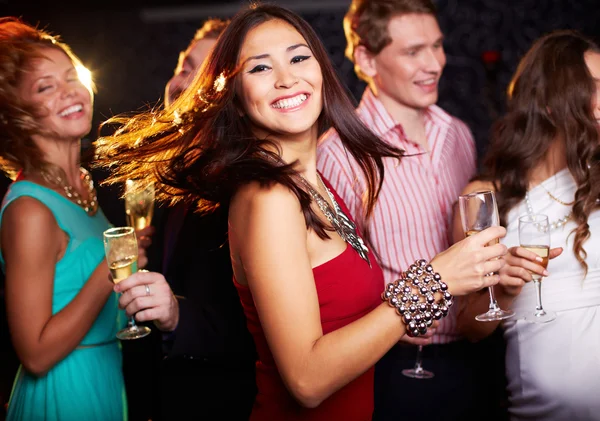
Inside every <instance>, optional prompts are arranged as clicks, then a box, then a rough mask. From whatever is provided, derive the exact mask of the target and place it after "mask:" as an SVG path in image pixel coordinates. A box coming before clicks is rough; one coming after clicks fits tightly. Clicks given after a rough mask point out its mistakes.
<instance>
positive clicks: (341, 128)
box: [98, 5, 506, 421]
mask: <svg viewBox="0 0 600 421" xmlns="http://www.w3.org/2000/svg"><path fill="white" fill-rule="evenodd" d="M194 83H195V86H193V87H192V88H190V89H189V90H188V93H187V94H185V95H184V96H183V97H182V98H180V99H179V100H178V101H177V102H175V103H174V104H172V106H170V107H168V108H167V109H165V110H164V111H162V112H160V111H158V112H157V113H158V114H156V113H154V114H153V113H145V114H141V115H138V116H135V117H132V118H117V119H115V120H113V122H115V121H116V122H122V123H124V125H123V126H121V128H120V130H119V131H118V132H116V133H115V135H114V136H110V137H107V138H104V139H100V140H99V142H98V147H99V153H100V156H101V158H102V161H103V162H105V163H113V164H119V165H118V166H115V168H116V171H117V173H116V174H114V176H113V180H114V181H119V180H122V179H123V178H125V177H127V176H131V173H134V174H144V176H146V177H148V175H150V177H151V178H152V179H154V180H155V181H156V182H157V183H158V185H160V189H161V191H162V193H163V194H162V197H163V198H172V197H173V196H179V197H183V198H184V199H187V200H189V201H190V202H196V201H198V200H199V199H200V205H201V207H202V208H204V209H205V210H210V209H211V208H212V207H214V206H229V242H230V248H231V259H232V264H233V271H234V278H235V279H234V282H235V285H236V287H237V288H238V292H239V294H240V298H241V300H242V303H243V305H244V308H245V311H246V316H247V320H248V325H249V328H250V329H251V331H252V333H253V334H254V339H255V342H256V345H257V349H258V353H259V361H258V365H257V383H258V390H259V391H258V396H257V399H256V403H255V406H254V411H253V413H252V417H251V419H252V420H334V419H340V420H341V419H343V420H346V421H348V420H368V419H370V418H371V413H372V410H373V365H374V364H375V362H376V361H377V360H378V359H379V358H381V356H382V355H384V354H385V352H387V351H388V350H389V349H390V348H391V347H392V346H393V345H394V344H395V343H396V342H398V340H399V339H400V338H401V337H402V336H403V335H404V334H406V333H407V329H412V331H413V334H415V333H416V334H425V332H426V331H427V327H431V326H432V324H433V323H434V322H433V319H432V314H431V313H429V315H428V316H426V315H423V316H419V318H418V320H419V321H421V323H420V324H421V325H422V326H421V331H420V332H419V331H418V327H417V325H418V324H419V323H415V320H414V318H413V317H412V315H411V314H408V313H407V311H408V310H407V309H404V308H402V306H401V305H400V304H399V305H398V306H397V307H398V308H397V309H398V311H399V312H401V313H404V317H403V318H401V317H399V316H398V314H397V312H396V311H395V309H394V308H392V307H390V305H389V304H388V302H387V301H390V300H391V299H392V298H395V297H396V296H398V299H399V300H400V299H401V296H400V292H398V291H389V292H388V295H387V296H386V300H385V301H386V302H382V298H381V296H382V294H381V293H382V291H381V289H380V288H381V285H382V284H383V278H382V272H381V269H380V268H379V266H378V264H377V261H376V256H375V255H374V254H373V253H371V251H369V250H368V248H367V247H366V245H365V244H364V242H363V241H362V239H361V237H360V235H361V234H360V233H359V232H357V231H356V228H355V225H354V223H353V222H352V219H351V216H350V215H349V214H348V211H347V209H346V207H345V205H344V204H343V203H342V201H341V200H340V198H339V197H338V196H337V195H336V194H335V192H334V191H332V190H331V188H330V187H329V188H328V184H327V181H326V180H322V179H321V177H320V175H319V174H318V172H317V170H316V151H317V139H318V136H319V135H320V134H322V133H323V131H324V130H325V129H327V128H328V127H330V126H333V127H335V128H336V130H337V132H338V133H340V137H341V139H342V141H343V143H344V145H345V147H346V148H347V150H348V151H349V153H351V154H352V155H353V156H354V157H355V158H356V160H357V161H358V162H359V163H360V164H361V167H362V168H363V170H364V173H365V175H366V179H367V180H368V184H369V185H368V194H367V196H366V197H365V206H366V208H367V210H368V211H367V215H368V214H369V212H370V211H371V210H372V209H373V206H375V203H376V199H377V194H378V191H379V186H380V180H381V178H382V177H383V176H384V174H383V169H382V168H383V167H382V162H381V158H382V156H393V157H397V158H398V159H400V158H401V156H402V151H400V150H397V149H395V148H394V147H392V146H388V145H386V144H384V143H383V142H382V141H380V140H379V138H377V137H376V136H375V135H374V134H373V133H372V132H370V131H369V130H368V129H366V128H365V127H364V126H363V125H362V123H361V122H360V121H359V120H358V118H357V117H356V115H355V113H354V108H353V105H352V102H351V101H350V99H349V97H348V95H347V94H346V91H345V90H344V89H343V87H342V85H341V84H340V82H339V81H338V79H337V77H336V75H335V71H334V69H333V67H332V65H331V63H330V61H329V59H328V57H327V53H326V51H325V49H324V47H323V45H322V44H321V42H320V41H319V39H318V37H317V36H316V34H315V33H314V31H313V30H312V29H311V28H310V26H309V25H308V24H307V23H306V22H305V21H304V20H302V19H301V18H300V17H298V16H297V15H295V14H294V13H292V12H289V11H287V10H286V9H282V8H280V7H276V6H266V5H265V6H258V7H253V8H250V9H249V10H245V11H242V12H240V13H239V14H238V15H236V16H235V17H234V18H233V19H232V21H231V23H230V24H229V26H228V27H227V29H226V30H225V32H224V33H223V34H222V35H221V37H220V38H219V40H218V41H217V44H216V45H215V48H214V50H213V52H212V54H211V56H210V57H209V58H208V59H207V62H206V64H205V67H204V68H203V69H202V71H201V73H200V77H199V78H197V79H196V80H195V82H194ZM152 123H153V124H152ZM406 159H410V158H406ZM423 206H428V204H426V203H424V204H423ZM504 232H505V231H504V229H503V228H500V227H495V228H490V229H488V230H486V231H484V232H482V233H481V234H478V235H476V236H473V237H470V238H469V239H466V240H464V241H462V242H460V243H458V244H456V245H455V246H453V247H452V248H451V249H449V250H448V251H445V252H444V253H441V254H440V255H438V256H436V258H435V259H434V260H433V261H432V262H431V265H432V266H431V267H427V264H426V263H425V262H423V268H424V269H428V270H430V271H433V270H435V271H436V272H438V273H439V274H440V275H441V277H442V278H443V282H441V283H439V284H438V283H437V281H433V280H432V281H431V282H432V284H431V285H433V284H435V285H439V286H440V287H441V288H442V290H443V289H445V288H446V284H447V287H448V288H449V291H450V292H451V293H452V294H457V295H461V294H465V293H467V292H469V291H475V290H478V289H481V288H484V287H486V286H488V285H491V284H494V283H496V282H497V281H498V279H497V277H495V276H491V277H484V276H483V274H484V273H489V272H494V271H497V270H498V269H499V268H500V267H501V266H502V265H503V261H502V259H500V260H495V259H494V260H491V259H492V258H494V257H498V256H501V255H503V254H504V252H505V250H506V249H505V247H504V246H502V245H495V246H490V247H485V244H487V243H488V242H489V241H490V240H492V239H493V238H496V237H499V236H502V235H504ZM456 262H460V263H456ZM406 269H407V270H409V271H411V274H412V273H413V272H414V273H417V272H418V271H419V270H421V269H419V268H416V267H413V268H412V269H411V268H406ZM198 270H202V268H198ZM427 273H429V272H427ZM160 276H161V275H159V274H155V273H140V274H136V275H133V276H131V277H130V278H129V279H127V280H125V281H122V282H121V283H120V284H119V289H120V290H125V291H127V290H130V291H132V293H131V294H124V296H123V297H129V298H126V299H127V302H126V303H124V302H122V304H126V305H128V306H130V307H128V311H136V310H138V309H139V308H140V307H141V306H143V297H139V298H136V296H138V294H139V295H141V294H142V289H141V288H140V285H141V284H143V283H145V282H148V281H149V280H151V279H158V278H160ZM411 276H412V275H411ZM417 276H421V275H417ZM423 276H425V275H423ZM432 276H433V274H432ZM432 279H433V278H432ZM428 282H429V281H428ZM405 288H408V291H411V294H413V295H414V297H415V298H416V299H419V300H421V299H422V300H425V298H426V297H425V294H424V293H423V292H422V291H421V290H420V289H419V288H415V287H414V286H413V287H412V288H411V286H410V285H407V286H405ZM421 294H423V295H421ZM434 295H435V297H434ZM434 295H431V297H432V300H433V299H435V300H437V301H436V302H438V304H436V306H435V307H434V309H437V310H435V311H434V313H435V312H436V311H437V312H438V313H437V316H438V318H439V317H442V316H443V315H444V314H445V310H447V308H445V307H444V304H443V303H444V300H445V299H448V300H450V294H448V293H447V294H446V298H443V297H442V296H441V295H440V293H439V292H438V293H436V294H434ZM390 297H391V298H390ZM140 298H141V299H140ZM136 300H137V301H139V302H136ZM423 305H424V306H425V307H427V306H428V305H429V304H426V303H424V304H423ZM425 307H423V308H425ZM427 308H429V307H427ZM439 308H442V310H439ZM415 311H417V310H415ZM173 317H174V318H176V315H173ZM426 319H427V320H426ZM411 321H412V323H411ZM426 321H427V323H425V322H426ZM415 329H417V330H415Z"/></svg>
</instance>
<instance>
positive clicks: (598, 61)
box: [584, 51, 600, 124]
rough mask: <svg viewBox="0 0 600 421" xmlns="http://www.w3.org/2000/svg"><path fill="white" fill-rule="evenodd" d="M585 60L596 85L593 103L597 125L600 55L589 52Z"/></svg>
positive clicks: (598, 115) (599, 94) (599, 107)
mask: <svg viewBox="0 0 600 421" xmlns="http://www.w3.org/2000/svg"><path fill="white" fill-rule="evenodd" d="M584 59H585V64H586V65H587V68H588V70H589V72H590V74H591V75H592V79H593V80H594V83H595V85H596V92H595V95H594V99H593V102H592V111H593V112H594V118H595V119H596V123H598V124H600V53H596V52H593V51H588V52H587V53H585V55H584Z"/></svg>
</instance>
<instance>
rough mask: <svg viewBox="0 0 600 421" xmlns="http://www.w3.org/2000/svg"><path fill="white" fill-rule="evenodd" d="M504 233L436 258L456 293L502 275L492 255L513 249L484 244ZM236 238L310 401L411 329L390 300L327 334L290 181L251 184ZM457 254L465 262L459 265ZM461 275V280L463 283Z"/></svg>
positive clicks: (282, 367) (292, 385)
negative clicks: (265, 186) (492, 273)
mask: <svg viewBox="0 0 600 421" xmlns="http://www.w3.org/2000/svg"><path fill="white" fill-rule="evenodd" d="M308 235H310V233H309V234H308ZM500 235H504V229H503V228H498V227H497V228H495V229H490V230H489V231H487V232H485V233H481V234H480V235H477V236H473V237H471V238H469V239H467V240H465V241H464V242H461V244H458V245H456V246H455V247H454V248H453V249H451V250H449V251H447V252H445V253H442V254H440V255H438V256H437V257H436V259H434V261H432V265H434V268H435V269H436V270H437V271H439V272H440V273H441V274H442V276H446V275H447V279H448V285H449V287H450V288H451V292H452V290H454V291H458V292H459V293H465V292H463V291H466V292H471V291H473V290H475V289H478V288H483V287H485V286H487V285H491V284H493V283H495V282H497V279H495V278H494V277H489V278H486V277H484V276H483V274H484V273H486V271H488V272H489V271H492V270H493V268H497V269H499V268H500V267H501V266H502V265H503V263H502V262H501V261H493V262H488V260H490V259H491V258H492V257H494V256H499V255H502V254H504V253H505V252H506V248H505V247H504V246H503V245H500V244H499V245H496V246H492V247H484V246H485V244H487V242H489V241H490V240H491V238H492V237H497V236H500ZM238 239H239V240H238ZM230 245H231V248H232V259H233V263H234V273H235V274H236V278H237V279H238V280H241V281H242V282H245V283H247V284H248V286H249V287H250V289H251V291H252V295H253V298H254V302H255V305H256V308H257V311H258V313H259V316H260V320H261V324H262V327H263V330H264V332H265V336H266V339H267V342H268V343H269V347H270V349H271V352H272V354H273V356H274V358H275V362H276V364H277V367H278V369H279V372H280V373H281V376H282V378H283V380H284V382H285V383H286V385H287V387H288V389H289V390H290V392H291V393H292V394H293V395H294V396H295V397H296V399H298V401H300V402H301V403H302V404H303V405H306V406H309V407H314V406H317V405H318V404H319V403H320V402H322V401H323V400H324V399H326V398H327V397H328V396H330V395H331V394H332V393H334V392H335V391H337V390H338V389H340V388H341V387H343V386H344V385H346V384H347V383H349V382H350V381H352V380H353V379H355V378H356V377H358V376H359V375H360V374H362V373H363V372H365V371H366V370H367V369H369V368H370V367H372V366H373V365H374V364H375V362H377V361H378V360H379V359H380V358H381V357H382V356H383V355H384V354H385V353H386V352H387V351H388V350H389V349H390V348H391V347H392V346H393V345H394V344H395V343H396V342H397V341H398V340H399V339H400V338H401V337H402V336H403V335H404V334H405V327H404V325H403V323H402V321H401V319H400V318H399V317H398V315H397V314H396V313H395V310H394V309H392V308H391V307H389V306H388V305H387V304H381V305H379V306H378V307H377V308H376V309H375V310H373V311H372V312H370V313H369V314H367V315H366V316H364V317H362V318H361V319H359V320H357V321H355V322H353V323H350V324H348V325H346V326H344V327H343V328H340V329H338V330H336V331H333V332H330V333H328V334H326V335H324V334H323V331H322V329H321V320H320V313H319V302H318V297H317V291H316V288H315V281H314V278H313V273H312V268H311V267H312V265H311V258H310V256H311V253H310V250H309V248H308V246H307V230H306V223H305V221H304V218H303V215H302V212H301V209H300V205H299V203H298V200H297V199H296V197H295V196H294V195H293V194H292V193H291V192H289V191H288V190H287V189H285V188H284V187H282V186H274V187H271V188H269V189H260V188H258V187H256V186H254V187H253V186H250V187H248V188H244V189H242V191H241V192H239V193H238V194H237V195H236V197H235V198H234V200H233V202H232V204H231V207H230ZM332 257H333V256H332ZM476 258H478V259H480V261H476V260H474V259H476ZM457 260H458V261H461V262H464V263H461V264H460V265H458V266H457V265H456V261H457ZM457 267H458V268H457ZM474 268H477V269H474ZM454 279H461V285H458V284H457V283H456V282H455V281H454ZM382 290H383V285H382Z"/></svg>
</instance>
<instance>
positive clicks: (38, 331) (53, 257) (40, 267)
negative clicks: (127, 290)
mask: <svg viewBox="0 0 600 421" xmlns="http://www.w3.org/2000/svg"><path fill="white" fill-rule="evenodd" d="M0 235H1V243H2V254H3V256H4V258H5V262H6V308H7V319H8V325H9V328H10V332H11V337H12V341H13V345H14V347H15V351H16V353H17V355H18V357H19V360H20V361H21V363H22V364H23V366H24V367H25V369H26V370H27V371H29V372H31V373H32V374H35V375H40V376H41V375H43V374H45V373H46V372H47V371H48V370H49V369H51V368H52V367H53V366H54V365H55V364H56V363H58V362H59V361H60V360H62V359H63V358H64V357H65V356H66V355H68V354H69V353H70V352H71V351H73V349H75V348H76V347H77V346H78V345H79V343H80V342H81V340H82V339H83V337H84V336H85V334H86V333H87V332H88V330H89V329H90V327H91V326H92V324H93V322H94V320H95V319H96V317H97V316H98V314H99V313H100V311H101V309H102V307H103V306H104V303H105V302H106V300H107V298H108V297H109V295H110V293H111V291H112V285H111V283H110V281H109V280H108V274H109V272H108V267H107V266H106V263H105V262H104V259H102V261H101V262H100V264H99V265H98V267H97V268H96V270H95V271H94V272H93V274H92V275H91V277H90V278H89V279H88V281H87V282H86V284H85V285H84V286H83V288H82V289H81V291H80V292H79V293H78V294H77V296H76V297H75V298H74V299H73V301H71V302H70V303H69V304H68V305H67V306H66V307H65V308H63V309H62V310H61V311H59V312H58V313H57V314H55V315H52V290H53V286H54V282H53V280H54V268H55V264H56V262H57V261H58V259H59V258H60V257H62V253H63V252H64V246H65V244H66V241H65V240H64V239H65V237H66V236H65V233H64V232H63V231H62V230H61V229H60V228H59V227H58V225H57V223H56V220H55V219H54V216H53V215H52V213H51V212H50V210H49V209H48V208H46V207H45V206H44V205H43V204H41V203H40V202H39V201H37V200H35V199H33V198H29V197H22V198H19V199H16V200H15V201H14V202H13V203H11V204H10V205H9V206H8V207H7V208H6V211H5V212H4V216H3V223H2V230H1V233H0Z"/></svg>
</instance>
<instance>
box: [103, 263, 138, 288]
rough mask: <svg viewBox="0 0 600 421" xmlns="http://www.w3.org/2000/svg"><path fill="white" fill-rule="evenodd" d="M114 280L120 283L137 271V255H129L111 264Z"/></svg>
mask: <svg viewBox="0 0 600 421" xmlns="http://www.w3.org/2000/svg"><path fill="white" fill-rule="evenodd" d="M109 268H110V274H111V275H112V278H113V282H114V283H115V284H118V283H119V282H121V281H122V280H123V279H125V278H127V277H129V276H130V275H131V274H133V273H135V272H137V256H128V257H125V258H123V259H120V260H117V261H116V262H113V263H111V264H110V267H109Z"/></svg>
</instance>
